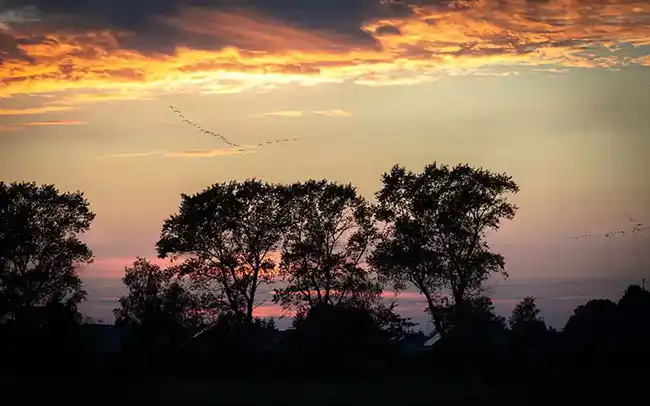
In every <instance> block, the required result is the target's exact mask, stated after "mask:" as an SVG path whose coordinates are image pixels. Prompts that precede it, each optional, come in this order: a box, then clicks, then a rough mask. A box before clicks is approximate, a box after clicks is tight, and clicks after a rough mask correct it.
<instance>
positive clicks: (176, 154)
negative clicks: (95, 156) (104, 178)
mask: <svg viewBox="0 0 650 406" xmlns="http://www.w3.org/2000/svg"><path fill="white" fill-rule="evenodd" d="M256 152H257V151H256V150H255V149H254V148H252V147H243V148H241V149H240V148H215V149H195V150H183V151H163V150H156V151H146V152H127V153H121V154H107V155H103V156H101V157H100V159H109V158H141V157H150V156H159V157H168V158H212V157H217V156H229V155H241V154H254V153H256Z"/></svg>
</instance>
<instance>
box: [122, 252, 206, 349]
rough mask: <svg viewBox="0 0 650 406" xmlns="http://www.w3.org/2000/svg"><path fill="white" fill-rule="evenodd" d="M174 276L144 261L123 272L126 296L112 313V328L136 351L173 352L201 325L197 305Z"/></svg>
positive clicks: (142, 259)
mask: <svg viewBox="0 0 650 406" xmlns="http://www.w3.org/2000/svg"><path fill="white" fill-rule="evenodd" d="M174 273H175V272H174V270H173V269H172V268H170V269H162V268H161V267H160V266H158V265H155V264H152V263H150V262H149V261H147V260H146V259H144V258H138V259H136V261H135V262H134V263H133V265H132V266H131V267H127V268H125V275H124V277H123V278H122V281H123V282H124V284H125V285H126V287H127V289H128V293H127V295H126V296H123V297H121V298H120V299H119V304H120V307H119V308H116V309H115V310H114V313H115V319H116V320H115V325H116V326H117V327H118V328H122V329H124V330H125V331H126V332H127V333H128V338H129V339H131V340H132V341H133V342H132V344H133V345H135V346H136V347H137V348H139V349H142V348H145V349H147V350H155V349H157V348H161V347H167V348H177V347H178V346H179V345H181V344H182V342H183V341H184V340H187V339H188V338H189V337H190V336H191V334H193V333H196V332H197V331H198V330H199V329H200V328H201V327H202V326H203V325H204V324H205V320H204V313H203V312H202V309H201V307H200V303H199V301H198V300H197V298H196V297H195V296H194V295H192V293H191V292H190V291H188V290H187V288H186V287H185V286H184V285H183V283H182V282H181V281H180V280H178V279H176V277H175V275H174Z"/></svg>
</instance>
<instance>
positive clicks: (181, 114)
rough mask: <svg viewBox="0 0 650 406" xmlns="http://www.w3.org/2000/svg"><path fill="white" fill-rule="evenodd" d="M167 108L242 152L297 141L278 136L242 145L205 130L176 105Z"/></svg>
mask: <svg viewBox="0 0 650 406" xmlns="http://www.w3.org/2000/svg"><path fill="white" fill-rule="evenodd" d="M169 108H170V109H171V110H172V111H173V112H174V113H176V115H177V116H178V117H180V118H181V121H183V122H185V123H187V124H189V125H191V126H192V127H194V128H195V129H196V130H197V131H199V132H201V133H203V134H205V135H210V136H213V137H217V138H219V139H220V140H221V141H222V142H223V143H224V144H226V145H228V146H230V147H232V148H237V149H239V150H241V151H242V152H243V151H244V148H259V147H264V146H267V145H272V144H283V143H287V142H292V141H298V138H279V139H275V140H271V141H265V142H260V143H259V144H256V145H247V146H244V145H241V144H238V143H236V142H234V141H232V140H230V139H228V138H227V137H225V136H224V135H222V134H218V133H215V132H214V131H210V130H206V129H205V128H203V127H201V126H200V125H199V124H198V123H196V122H194V121H192V120H189V119H188V118H187V117H185V115H184V114H183V112H181V111H180V110H179V109H178V108H176V106H173V105H170V106H169Z"/></svg>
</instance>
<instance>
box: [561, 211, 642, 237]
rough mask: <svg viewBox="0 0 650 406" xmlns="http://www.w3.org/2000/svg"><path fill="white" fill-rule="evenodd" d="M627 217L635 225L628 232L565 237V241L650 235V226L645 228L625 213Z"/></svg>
mask: <svg viewBox="0 0 650 406" xmlns="http://www.w3.org/2000/svg"><path fill="white" fill-rule="evenodd" d="M625 215H626V216H627V218H628V220H629V221H630V222H631V223H633V224H634V226H633V227H632V229H628V230H618V231H609V232H607V233H605V234H583V235H578V236H572V237H565V240H582V239H585V238H591V237H599V236H604V237H616V236H625V235H631V236H634V237H636V236H645V235H648V233H649V232H650V226H646V227H644V225H643V224H642V223H641V222H640V221H638V220H636V219H634V218H632V216H630V215H629V214H627V213H625Z"/></svg>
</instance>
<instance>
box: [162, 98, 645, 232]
mask: <svg viewBox="0 0 650 406" xmlns="http://www.w3.org/2000/svg"><path fill="white" fill-rule="evenodd" d="M169 108H170V109H171V110H172V111H173V112H174V113H176V115H177V116H178V117H180V119H181V121H183V122H185V123H187V124H189V125H191V126H192V127H194V128H195V129H196V130H197V131H199V132H201V133H203V134H205V135H210V136H213V137H217V138H219V139H220V140H221V141H222V142H223V143H224V144H226V145H228V146H229V147H231V148H237V149H239V150H240V151H241V152H242V153H243V152H244V146H243V145H241V144H238V143H236V142H234V141H232V140H230V139H228V138H227V137H225V136H224V135H221V134H218V133H215V132H214V131H210V130H206V129H205V128H203V127H201V126H200V125H199V124H197V123H196V122H194V121H192V120H189V119H188V118H187V117H185V115H184V114H183V112H181V111H180V110H179V109H178V108H176V106H174V105H170V106H169ZM292 141H298V138H281V139H275V140H271V141H265V142H261V143H259V144H257V145H251V146H249V147H252V148H259V147H263V146H267V145H272V144H281V143H287V142H292ZM625 215H626V216H627V218H628V220H629V221H630V222H632V223H633V224H634V226H633V227H632V229H631V230H618V231H610V232H607V233H605V234H592V233H590V234H583V235H578V236H571V237H565V238H564V239H565V240H582V239H585V238H591V237H597V236H604V237H616V236H619V235H620V236H624V235H632V236H639V235H641V236H645V235H648V233H650V226H648V227H644V225H643V224H642V223H641V222H639V221H638V220H636V219H634V218H632V217H631V216H630V215H629V214H627V213H625Z"/></svg>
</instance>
